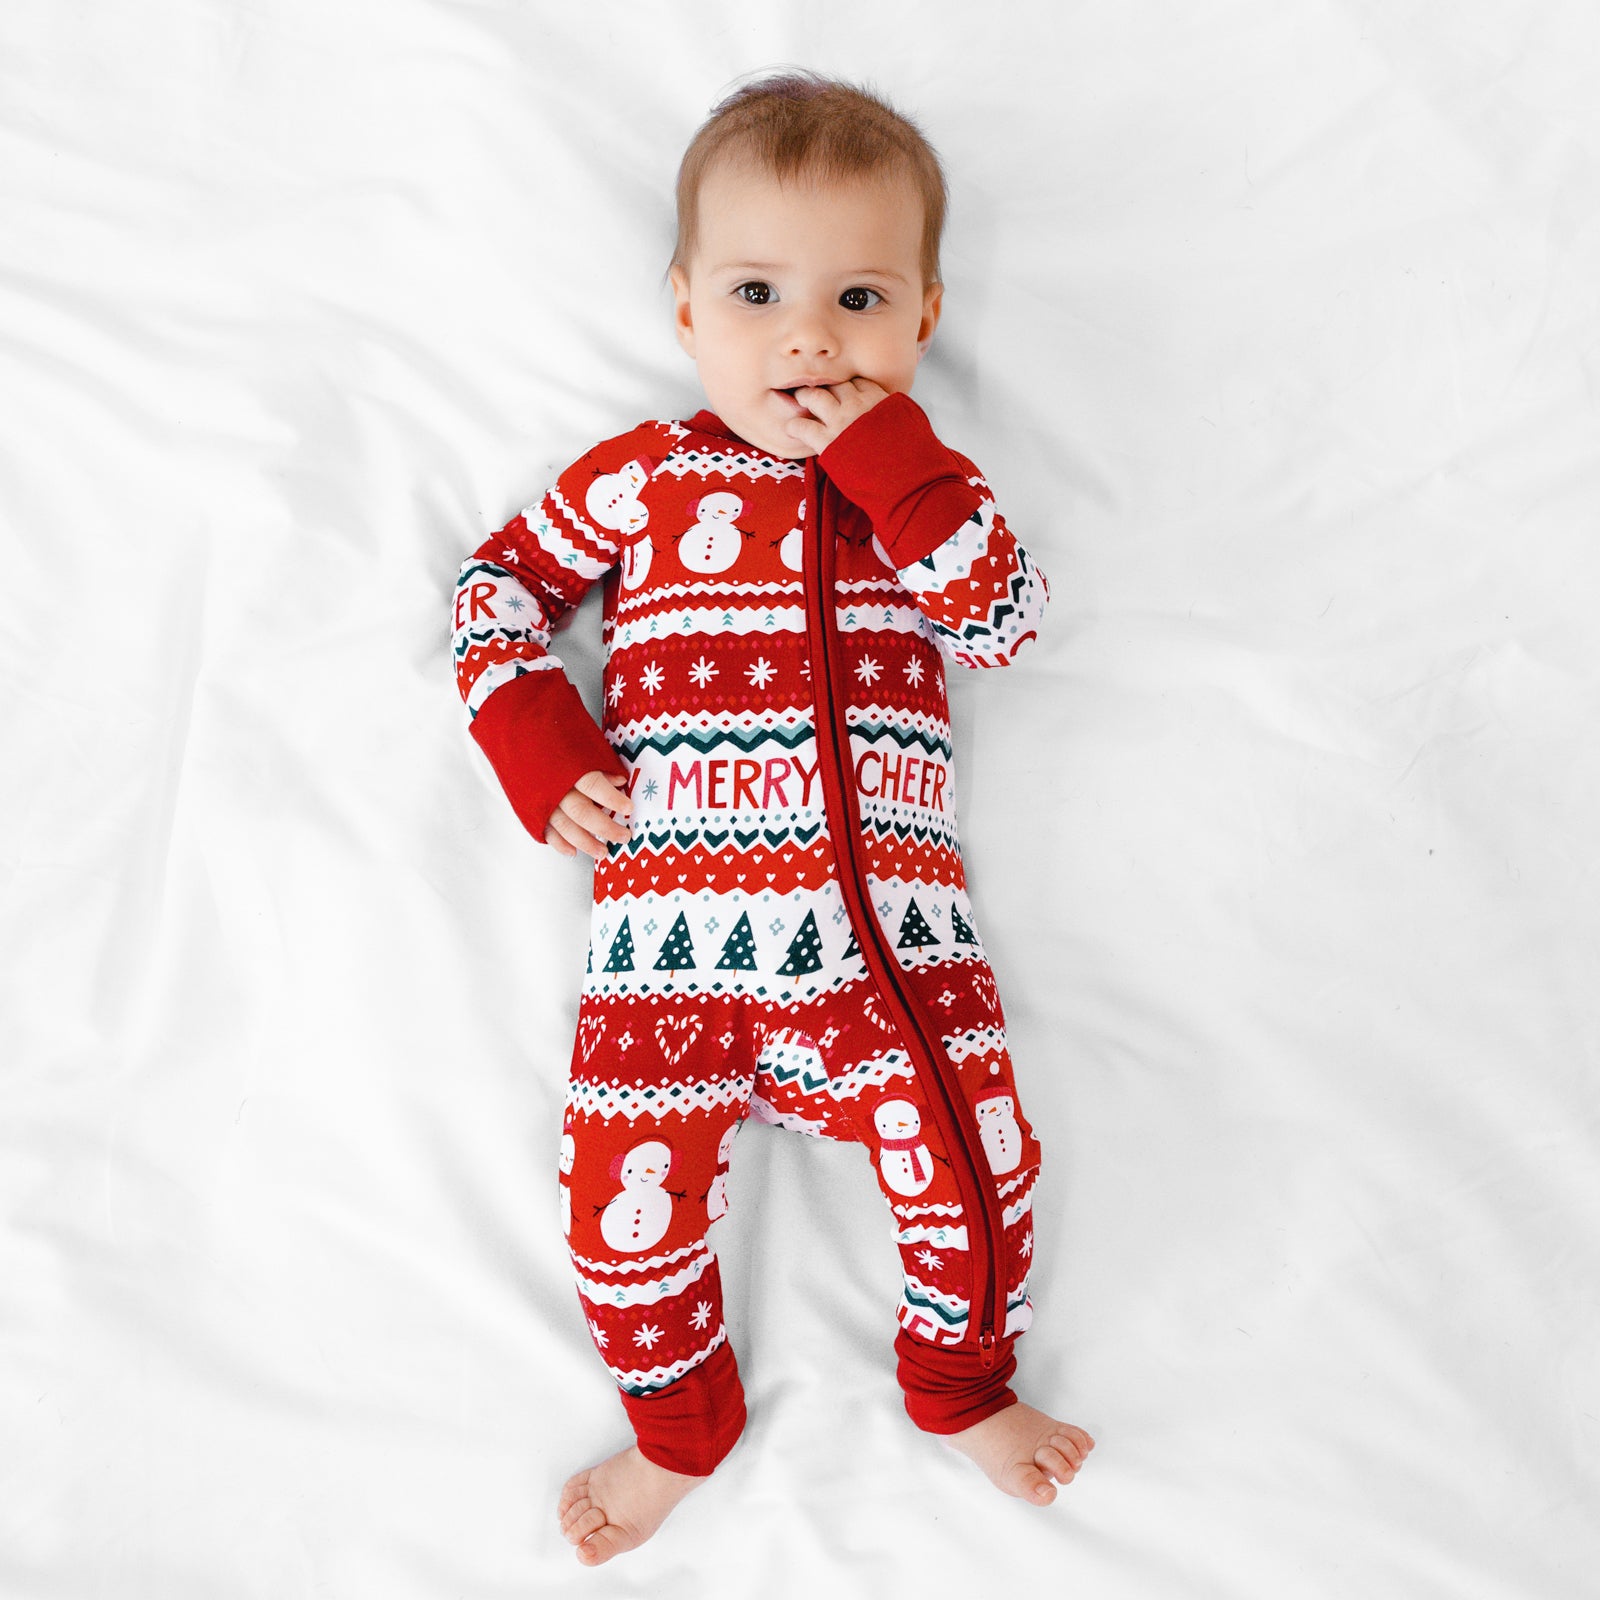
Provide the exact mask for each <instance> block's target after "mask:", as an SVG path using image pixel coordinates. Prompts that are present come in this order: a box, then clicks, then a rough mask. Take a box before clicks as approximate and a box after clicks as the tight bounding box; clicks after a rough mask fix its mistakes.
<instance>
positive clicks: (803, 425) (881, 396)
mask: <svg viewBox="0 0 1600 1600" xmlns="http://www.w3.org/2000/svg"><path fill="white" fill-rule="evenodd" d="M794 397H795V399H796V400H797V401H799V403H800V404H801V405H803V406H804V407H805V408H806V410H807V411H809V412H810V413H811V415H810V416H809V417H791V418H790V419H789V436H790V438H792V439H793V440H794V442H795V443H796V444H802V445H804V446H805V447H806V453H807V454H808V455H814V456H820V455H821V454H822V452H823V451H824V450H826V449H827V448H828V446H829V445H830V444H832V443H833V441H834V440H835V439H837V438H838V437H839V435H840V434H841V433H843V432H844V430H845V429H846V428H848V427H849V426H850V424H851V423H852V422H854V421H855V420H856V418H857V417H859V416H861V415H862V414H863V413H865V412H868V411H870V410H871V409H872V408H873V407H874V406H875V405H877V403H878V402H879V401H880V400H887V399H888V398H889V391H888V390H887V389H885V388H883V387H882V385H880V384H876V383H874V382H873V381H872V379H871V378H852V379H850V381H849V382H848V383H835V384H832V385H830V386H829V387H827V388H825V389H796V390H795V392H794Z"/></svg>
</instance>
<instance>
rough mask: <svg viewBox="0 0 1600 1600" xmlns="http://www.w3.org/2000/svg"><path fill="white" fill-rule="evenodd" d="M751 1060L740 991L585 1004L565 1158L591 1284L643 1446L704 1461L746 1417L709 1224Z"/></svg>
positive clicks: (721, 1205)
mask: <svg viewBox="0 0 1600 1600" xmlns="http://www.w3.org/2000/svg"><path fill="white" fill-rule="evenodd" d="M742 1046H743V1048H741V1047H742ZM750 1059H751V1057H750V1051H749V1049H748V1047H747V1041H746V1040H745V1038H744V1029H743V1024H742V1022H741V1021H740V1012H739V1008H738V1007H737V1006H736V1005H735V1004H734V1003H733V1002H732V1001H726V1000H717V999H707V998H704V997H696V998H695V999H694V1000H692V1001H685V1000H681V999H674V998H673V997H670V996H669V997H655V998H651V999H613V1000H606V999H601V998H598V997H595V996H592V995H591V996H585V998H584V1000H583V1003H582V1006H581V1007H580V1010H579V1016H578V1038H577V1043H576V1045H575V1047H574V1050H573V1058H572V1073H571V1081H570V1085H569V1089H568V1107H567V1119H566V1120H567V1127H566V1139H565V1140H564V1144H563V1157H562V1166H563V1171H564V1178H563V1182H564V1184H566V1185H567V1186H568V1187H569V1194H570V1199H569V1202H568V1203H567V1205H565V1206H564V1210H569V1212H570V1221H569V1226H568V1235H567V1237H568V1245H569V1248H570V1250H571V1253H572V1261H573V1266H574V1269H575V1271H576V1274H577V1285H578V1299H579V1303H580V1305H581V1306H582V1308H583V1312H584V1316H585V1318H586V1319H587V1321H588V1324H589V1331H590V1333H591V1335H592V1336H593V1338H594V1342H595V1345H596V1347H597V1348H598V1350H599V1351H600V1355H601V1358H602V1359H603V1360H604V1361H605V1363H606V1366H607V1367H608V1368H609V1369H610V1371H611V1375H612V1377H613V1378H615V1380H616V1382H617V1385H618V1388H619V1390H620V1392H621V1397H622V1404H623V1406H624V1408H625V1409H626V1411H627V1413H628V1417H629V1420H630V1421H631V1422H632V1424H633V1428H634V1432H635V1435H636V1436H637V1438H638V1442H639V1448H640V1450H641V1451H642V1452H643V1453H644V1455H645V1456H646V1457H648V1458H649V1459H650V1460H652V1461H654V1462H656V1463H657V1464H658V1465H660V1466H664V1467H667V1468H669V1469H670V1470H672V1471H674V1472H683V1473H689V1474H692V1475H695V1476H704V1475H705V1474H707V1473H709V1472H711V1471H712V1470H713V1469H714V1468H715V1467H716V1465H717V1463H718V1462H719V1461H721V1459H722V1458H723V1457H724V1456H725V1455H726V1454H727V1453H728V1451H729V1450H731V1449H732V1448H733V1446H734V1443H735V1442H736V1441H737V1439H738V1437H739V1434H740V1432H741V1430H742V1429H743V1427H744V1421H745V1408H744V1392H743V1388H742V1386H741V1385H740V1382H739V1373H738V1367H737V1364H736V1363H735V1361H734V1357H733V1350H732V1348H731V1346H730V1345H729V1344H728V1338H727V1330H726V1329H725V1327H724V1326H723V1320H722V1284H721V1278H720V1274H719V1271H718V1267H717V1261H716V1257H715V1255H714V1253H713V1251H712V1249H711V1247H710V1245H709V1244H708V1243H707V1241H706V1229H707V1228H708V1226H709V1225H710V1223H711V1222H713V1221H715V1220H716V1218H717V1217H719V1216H721V1215H722V1214H723V1212H725V1211H726V1209H727V1202H726V1192H725V1183H724V1177H725V1174H726V1171H727V1158H728V1154H729V1151H730V1150H731V1148H732V1144H733V1139H734V1135H735V1134H736V1133H737V1132H738V1129H739V1126H740V1124H741V1123H742V1121H743V1119H744V1116H745V1113H746V1111H747V1110H748V1107H749V1102H750V1089H751V1079H752V1070H751V1067H750V1066H749V1062H750ZM567 1141H570V1143H569V1142H567ZM568 1172H570V1176H566V1174H567V1173H568Z"/></svg>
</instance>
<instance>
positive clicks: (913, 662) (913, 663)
mask: <svg viewBox="0 0 1600 1600" xmlns="http://www.w3.org/2000/svg"><path fill="white" fill-rule="evenodd" d="M906 678H907V679H908V680H909V681H910V682H911V683H912V684H918V683H921V682H922V663H921V662H920V661H918V660H917V658H916V657H915V656H913V657H912V658H911V659H910V660H909V661H908V662H906Z"/></svg>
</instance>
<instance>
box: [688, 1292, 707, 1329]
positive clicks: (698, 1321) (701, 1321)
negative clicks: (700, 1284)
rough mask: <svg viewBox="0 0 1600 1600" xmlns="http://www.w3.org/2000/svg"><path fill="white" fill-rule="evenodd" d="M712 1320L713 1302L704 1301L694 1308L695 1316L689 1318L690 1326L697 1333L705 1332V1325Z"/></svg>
mask: <svg viewBox="0 0 1600 1600" xmlns="http://www.w3.org/2000/svg"><path fill="white" fill-rule="evenodd" d="M710 1320H711V1302H710V1301H709V1300H702V1301H701V1302H700V1304H699V1305H697V1306H696V1307H695V1308H694V1315H693V1316H692V1317H690V1318H689V1326H690V1327H691V1328H694V1329H695V1330H696V1331H697V1332H700V1331H703V1330H704V1328H705V1325H706V1324H707V1323H708V1322H709V1321H710Z"/></svg>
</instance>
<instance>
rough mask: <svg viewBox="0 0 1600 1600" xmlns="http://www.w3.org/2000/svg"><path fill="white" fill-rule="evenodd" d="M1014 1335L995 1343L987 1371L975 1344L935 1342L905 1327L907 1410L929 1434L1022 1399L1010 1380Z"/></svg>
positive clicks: (968, 1423)
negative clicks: (1013, 1388) (929, 1341)
mask: <svg viewBox="0 0 1600 1600" xmlns="http://www.w3.org/2000/svg"><path fill="white" fill-rule="evenodd" d="M1014 1343H1015V1341H1014V1340H1012V1339H1001V1340H1000V1341H999V1342H998V1343H997V1344H996V1346H995V1352H994V1355H995V1360H994V1365H993V1366H992V1367H990V1368H989V1369H988V1371H985V1370H984V1367H983V1358H982V1355H981V1353H980V1352H979V1350H978V1349H977V1347H976V1346H975V1345H966V1344H956V1345H949V1344H929V1343H928V1342H927V1341H926V1340H924V1339H916V1338H913V1337H912V1336H911V1335H910V1334H909V1333H907V1332H906V1331H905V1329H904V1328H902V1329H901V1330H900V1332H899V1333H898V1334H896V1335H895V1341H894V1348H895V1354H896V1355H897V1356H898V1357H899V1371H898V1373H897V1374H896V1375H897V1376H898V1378H899V1379H900V1387H901V1388H902V1389H903V1390H904V1391H905V1397H906V1415H907V1416H909V1417H910V1418H911V1420H912V1421H913V1422H914V1423H916V1425H917V1426H918V1427H919V1428H921V1429H922V1431H923V1432H924V1433H960V1432H961V1430H962V1429H963V1428H970V1427H973V1426H974V1425H975V1424H976V1423H979V1422H982V1421H983V1419H984V1418H985V1417H992V1416H993V1415H994V1414H995V1412H997V1411H1004V1410H1005V1408H1006V1407H1007V1406H1014V1405H1015V1404H1016V1403H1017V1397H1016V1395H1015V1394H1014V1393H1013V1392H1012V1391H1011V1389H1010V1387H1009V1384H1010V1382H1011V1379H1012V1376H1013V1374H1014V1373H1015V1372H1016V1370H1017V1358H1016V1356H1015V1355H1014V1354H1013V1353H1012V1345H1013V1344H1014Z"/></svg>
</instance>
